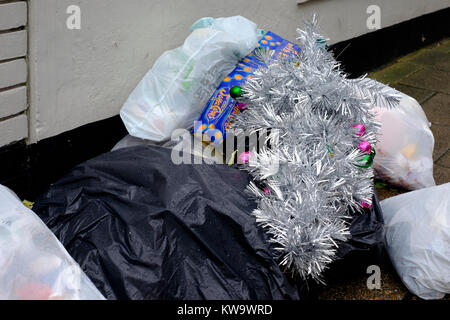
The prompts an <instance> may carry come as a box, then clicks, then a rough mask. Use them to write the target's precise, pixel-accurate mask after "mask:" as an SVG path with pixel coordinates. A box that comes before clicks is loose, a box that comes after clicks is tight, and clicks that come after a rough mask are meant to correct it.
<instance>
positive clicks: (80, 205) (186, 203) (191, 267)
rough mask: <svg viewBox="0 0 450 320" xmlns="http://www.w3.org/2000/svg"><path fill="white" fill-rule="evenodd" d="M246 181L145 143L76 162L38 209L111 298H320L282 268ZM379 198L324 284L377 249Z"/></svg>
mask: <svg viewBox="0 0 450 320" xmlns="http://www.w3.org/2000/svg"><path fill="white" fill-rule="evenodd" d="M248 183H249V175H248V174H247V173H246V172H244V171H241V170H239V169H236V168H232V167H228V166H225V165H206V164H203V165H187V164H186V165H175V164H173V162H172V161H171V150H170V149H167V148H162V147H156V146H138V147H131V148H125V149H121V150H118V151H115V152H110V153H106V154H103V155H101V156H99V157H97V158H94V159H92V160H89V161H87V162H85V163H83V164H81V165H79V166H77V167H75V168H74V169H73V171H72V172H71V173H69V174H68V175H66V176H65V177H64V178H62V179H61V180H60V181H58V182H57V183H56V184H54V185H52V186H51V187H50V189H49V190H48V192H46V193H45V194H44V195H42V196H41V197H39V198H38V199H37V200H36V203H35V205H34V207H33V210H34V211H35V212H36V213H37V214H38V215H39V216H40V217H41V218H42V220H43V221H44V222H45V223H46V224H47V225H48V227H49V228H50V229H51V230H52V231H53V232H54V233H55V234H56V236H57V237H58V238H59V240H60V241H61V242H62V243H63V245H64V246H65V247H66V249H67V250H68V252H69V253H70V254H71V255H72V257H73V258H74V259H75V260H76V261H77V262H78V263H79V264H80V266H81V267H82V269H83V270H84V271H85V273H86V274H87V275H88V276H89V277H90V279H91V280H92V281H93V283H94V284H95V285H96V286H97V288H98V289H99V290H100V291H101V292H102V294H103V295H104V296H105V297H106V298H108V299H166V300H167V299H218V300H226V299H266V300H270V299H299V298H302V299H315V298H316V296H315V295H316V294H317V292H316V291H315V289H314V288H315V284H314V283H312V282H310V283H309V284H307V283H306V282H305V281H302V280H299V279H292V278H291V277H290V275H284V274H283V273H282V272H281V270H280V268H279V267H278V264H277V262H278V261H276V260H274V258H273V257H275V256H276V255H275V252H274V250H273V248H272V247H271V246H270V244H269V241H268V236H267V235H266V234H265V232H264V231H263V230H262V229H261V228H260V227H258V225H257V224H256V221H255V218H254V217H253V216H252V215H251V212H252V210H253V209H254V208H255V207H256V204H255V202H254V201H253V200H252V199H251V197H249V196H248V195H247V194H246V193H245V192H244V190H245V188H246V187H247V185H248ZM373 203H374V205H373V206H372V209H371V210H367V212H366V213H365V214H363V215H358V216H355V218H353V220H352V222H351V224H350V233H351V239H350V240H349V241H348V242H345V243H344V242H343V243H340V244H339V249H338V251H337V256H338V259H339V261H338V262H337V263H333V264H332V265H331V268H330V269H329V270H328V271H327V272H326V274H325V280H326V281H327V279H328V278H331V277H330V275H331V276H333V275H339V274H340V273H339V272H337V271H336V272H334V269H336V270H338V267H335V268H334V267H333V265H335V264H336V265H337V266H341V265H342V264H344V266H348V263H346V262H347V260H348V261H351V264H352V266H354V265H355V263H356V264H357V263H358V258H359V257H360V256H361V255H360V253H363V254H365V255H367V254H369V255H372V254H373V253H377V252H379V249H380V248H381V245H382V241H381V236H382V230H383V220H382V215H381V209H380V207H379V203H378V199H377V198H376V196H375V197H374V201H373ZM349 256H353V257H356V259H354V258H353V259H348V258H347V257H349ZM344 269H345V270H349V268H347V267H345V268H344Z"/></svg>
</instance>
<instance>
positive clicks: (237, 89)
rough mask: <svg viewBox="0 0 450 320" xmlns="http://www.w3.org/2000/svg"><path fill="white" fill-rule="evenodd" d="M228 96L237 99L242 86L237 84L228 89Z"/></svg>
mask: <svg viewBox="0 0 450 320" xmlns="http://www.w3.org/2000/svg"><path fill="white" fill-rule="evenodd" d="M230 96H231V97H232V98H233V99H237V98H239V97H242V88H241V87H239V86H234V87H232V88H231V89H230Z"/></svg>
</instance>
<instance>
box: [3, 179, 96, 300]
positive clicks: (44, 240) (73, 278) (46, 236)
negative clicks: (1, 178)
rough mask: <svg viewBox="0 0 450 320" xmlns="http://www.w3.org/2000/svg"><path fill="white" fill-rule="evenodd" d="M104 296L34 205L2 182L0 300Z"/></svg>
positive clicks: (67, 298) (81, 298) (78, 298)
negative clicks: (29, 205) (26, 205)
mask: <svg viewBox="0 0 450 320" xmlns="http://www.w3.org/2000/svg"><path fill="white" fill-rule="evenodd" d="M87 299H89V300H104V297H103V296H102V294H101V293H100V292H99V291H98V290H97V288H96V287H95V286H94V284H93V283H92V282H91V281H90V280H89V278H88V277H87V276H86V275H85V274H84V273H83V271H82V270H81V268H80V267H79V265H78V264H77V263H76V262H75V261H74V260H73V259H72V257H71V256H70V255H69V254H68V253H67V251H66V249H64V247H63V246H62V244H61V243H60V242H59V241H58V239H57V238H56V237H55V236H54V235H53V233H52V232H51V231H50V230H49V229H48V228H47V226H46V225H45V224H44V223H43V222H42V221H41V219H39V217H38V216H37V215H35V214H34V213H33V211H31V210H30V209H28V208H27V207H25V206H24V205H23V204H22V203H21V202H20V200H19V199H18V198H17V196H16V195H15V194H14V193H13V192H12V191H11V190H9V189H8V188H6V187H4V186H2V185H0V300H87Z"/></svg>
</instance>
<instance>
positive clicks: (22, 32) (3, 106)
mask: <svg viewBox="0 0 450 320" xmlns="http://www.w3.org/2000/svg"><path fill="white" fill-rule="evenodd" d="M26 23H27V3H26V2H25V1H7V2H1V3H0V147H2V146H4V145H7V144H9V143H12V142H15V141H18V140H22V139H24V138H27V137H28V119H27V115H26V114H25V112H24V111H25V110H26V108H27V87H26V82H27V76H28V71H27V62H26V55H27V30H26V29H25V28H24V27H25V26H26Z"/></svg>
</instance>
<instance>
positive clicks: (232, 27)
mask: <svg viewBox="0 0 450 320" xmlns="http://www.w3.org/2000/svg"><path fill="white" fill-rule="evenodd" d="M199 26H201V25H199ZM197 27H198V26H196V27H194V28H193V29H192V30H193V31H192V33H191V34H190V35H189V36H188V37H187V38H186V40H185V42H184V44H183V45H182V46H181V47H178V48H175V49H173V50H169V51H166V52H165V53H163V54H162V55H161V57H159V58H158V59H157V61H156V62H155V64H154V65H153V67H152V69H150V71H148V73H147V74H146V75H145V76H144V78H143V79H142V80H141V82H140V83H139V84H138V86H137V87H136V88H135V89H134V90H133V92H132V93H131V94H130V96H129V97H128V99H127V101H126V102H125V104H124V105H123V107H122V109H121V110H120V116H121V118H122V120H123V123H124V124H125V127H126V128H127V130H128V132H129V133H130V134H131V135H132V136H134V137H138V138H142V139H147V140H152V141H156V142H161V141H166V140H168V139H170V137H171V135H172V132H173V131H174V130H175V129H178V128H184V129H188V128H192V127H193V126H194V121H195V120H197V119H198V118H199V116H200V114H201V112H202V110H203V108H204V106H205V104H206V102H207V101H208V99H209V98H210V96H211V95H212V94H213V92H214V90H215V89H216V88H217V86H218V85H219V84H220V82H221V81H222V80H223V78H224V77H225V76H226V75H227V74H228V73H230V72H231V71H232V70H233V69H234V68H235V66H236V64H237V63H238V62H239V60H240V59H241V58H243V57H244V56H246V55H247V54H249V53H250V52H251V51H252V50H253V49H254V48H255V47H256V45H257V43H258V30H257V28H256V24H255V23H253V22H252V21H250V20H248V19H246V18H244V17H241V16H234V17H228V18H218V19H213V20H212V21H211V22H210V23H208V24H206V25H205V26H204V27H201V28H197Z"/></svg>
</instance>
